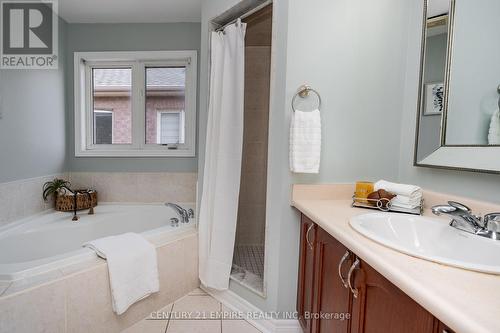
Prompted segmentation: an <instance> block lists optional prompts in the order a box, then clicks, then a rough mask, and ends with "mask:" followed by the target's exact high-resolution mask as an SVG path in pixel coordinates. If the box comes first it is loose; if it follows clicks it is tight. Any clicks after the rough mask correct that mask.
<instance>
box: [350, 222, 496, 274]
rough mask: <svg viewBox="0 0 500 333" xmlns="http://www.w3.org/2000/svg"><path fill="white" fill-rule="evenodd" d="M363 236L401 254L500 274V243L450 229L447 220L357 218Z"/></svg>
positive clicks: (355, 226) (356, 228)
mask: <svg viewBox="0 0 500 333" xmlns="http://www.w3.org/2000/svg"><path fill="white" fill-rule="evenodd" d="M349 222H350V224H351V226H352V227H353V228H354V230H356V231H357V232H359V233H361V234H362V235H364V236H366V237H368V238H370V239H372V240H374V241H376V242H378V243H380V244H382V245H384V246H387V247H389V248H392V249H394V250H397V251H399V252H402V253H405V254H408V255H411V256H414V257H417V258H422V259H425V260H429V261H434V262H437V263H440V264H444V265H449V266H455V267H459V268H463V269H468V270H473V271H478V272H483V273H490V274H498V275H500V241H498V240H492V239H487V238H484V237H479V236H476V235H473V234H469V233H466V232H463V231H460V230H458V229H455V228H453V227H450V226H449V225H448V223H446V221H444V220H438V219H433V218H429V217H422V216H412V215H405V214H395V213H372V214H364V215H359V216H356V217H353V218H351V219H350V221H349Z"/></svg>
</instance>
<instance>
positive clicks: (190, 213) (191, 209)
mask: <svg viewBox="0 0 500 333" xmlns="http://www.w3.org/2000/svg"><path fill="white" fill-rule="evenodd" d="M188 217H189V218H190V219H192V218H194V210H193V208H189V209H188Z"/></svg>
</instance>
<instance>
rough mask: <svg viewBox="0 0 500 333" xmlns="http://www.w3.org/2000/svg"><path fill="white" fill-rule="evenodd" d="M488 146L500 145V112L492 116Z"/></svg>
mask: <svg viewBox="0 0 500 333" xmlns="http://www.w3.org/2000/svg"><path fill="white" fill-rule="evenodd" d="M488 144H490V145H500V111H499V110H497V111H495V113H493V116H491V121H490V130H489V132H488Z"/></svg>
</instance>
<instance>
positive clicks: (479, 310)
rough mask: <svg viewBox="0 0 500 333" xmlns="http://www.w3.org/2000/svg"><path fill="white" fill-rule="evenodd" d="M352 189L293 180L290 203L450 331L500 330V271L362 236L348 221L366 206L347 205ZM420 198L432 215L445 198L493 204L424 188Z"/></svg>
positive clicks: (494, 332)
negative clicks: (419, 254)
mask: <svg viewBox="0 0 500 333" xmlns="http://www.w3.org/2000/svg"><path fill="white" fill-rule="evenodd" d="M352 190H353V185H294V188H293V197H292V205H293V206H294V207H296V208H297V209H298V210H299V211H301V212H302V213H303V214H305V215H306V216H307V217H309V218H310V219H311V220H313V221H314V222H316V223H317V224H318V225H319V226H320V227H321V228H322V229H324V230H325V231H326V232H328V233H329V234H331V235H332V236H333V237H335V238H336V239H337V240H339V241H340V242H341V243H342V244H344V245H345V246H346V247H347V248H349V249H350V250H352V251H353V252H354V253H356V255H358V257H360V258H361V259H362V260H364V261H365V262H367V263H368V264H369V265H370V266H372V267H373V268H374V269H376V270H377V271H378V272H379V273H380V274H382V275H383V276H384V277H386V278H387V279H388V280H389V281H391V282H392V283H393V284H395V285H396V286H398V287H399V288H400V289H401V290H402V291H403V292H405V293H406V294H407V295H408V296H410V297H411V298H412V299H414V300H415V301H416V302H417V303H419V304H420V305H421V306H422V307H424V308H425V309H427V310H428V311H429V312H431V313H432V314H433V315H434V316H436V317H437V318H439V319H440V320H441V321H442V322H443V323H445V324H446V325H447V326H449V327H450V328H451V329H453V330H454V331H455V332H457V333H483V332H484V333H486V332H488V333H498V332H500V276H497V275H489V274H483V273H477V272H472V271H467V270H463V269H459V268H454V267H449V266H445V265H441V264H437V263H433V262H430V261H426V260H423V259H418V258H415V257H411V256H408V255H405V254H402V253H400V252H397V251H395V250H392V249H389V248H387V247H385V246H383V245H380V244H378V243H376V242H374V241H372V240H370V239H368V238H366V237H364V236H363V235H361V234H359V233H358V232H356V231H355V230H354V229H353V228H352V227H351V226H350V225H349V218H350V217H352V216H356V215H360V214H366V213H370V212H371V210H367V209H361V208H352V207H351V199H350V196H351V195H352ZM424 198H425V199H426V202H427V204H426V212H425V213H424V215H431V213H430V212H429V210H428V207H430V206H431V205H433V204H435V203H437V202H441V203H442V202H446V201H447V200H450V199H455V200H458V201H460V202H463V203H465V204H467V205H469V206H470V207H471V208H472V209H473V210H475V211H481V210H480V209H488V208H490V207H491V208H494V205H491V204H486V203H479V202H474V201H471V200H467V199H464V198H456V197H454V198H453V197H451V196H443V195H440V194H437V193H433V192H425V193H424ZM444 198H446V199H444ZM497 207H498V206H497ZM475 208H476V209H475ZM492 210H493V209H492ZM492 210H483V211H482V212H487V211H492ZM443 223H446V220H443ZM499 255H500V253H499Z"/></svg>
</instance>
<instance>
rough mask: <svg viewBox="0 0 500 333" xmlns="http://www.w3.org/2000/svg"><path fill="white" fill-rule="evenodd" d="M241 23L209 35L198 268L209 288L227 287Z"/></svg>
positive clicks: (237, 153) (239, 117) (239, 120)
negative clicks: (207, 89) (208, 80)
mask: <svg viewBox="0 0 500 333" xmlns="http://www.w3.org/2000/svg"><path fill="white" fill-rule="evenodd" d="M245 30H246V24H244V23H241V21H238V22H237V23H235V24H232V25H230V26H228V27H226V28H225V29H224V32H223V33H222V32H213V33H212V36H211V37H212V39H211V76H210V101H209V110H208V124H207V137H206V149H205V167H204V173H203V193H202V197H201V206H200V215H199V254H200V256H199V257H200V262H199V274H200V280H201V283H202V284H203V285H204V286H206V287H209V288H213V289H217V290H225V289H228V288H229V276H230V274H231V266H232V261H233V251H234V240H235V235H236V219H237V215H238V198H239V191H240V178H241V157H242V149H243V148H242V147H243V97H244V79H245V78H244V74H245V67H244V65H245Z"/></svg>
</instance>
